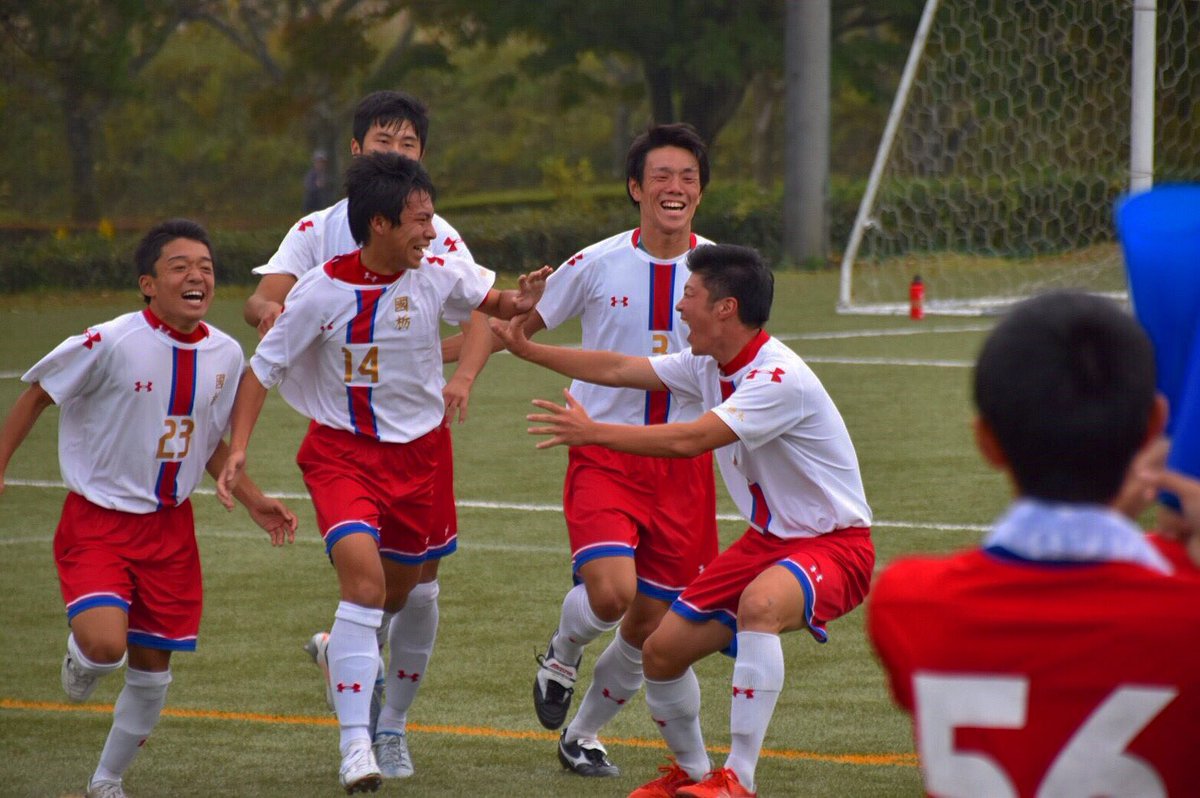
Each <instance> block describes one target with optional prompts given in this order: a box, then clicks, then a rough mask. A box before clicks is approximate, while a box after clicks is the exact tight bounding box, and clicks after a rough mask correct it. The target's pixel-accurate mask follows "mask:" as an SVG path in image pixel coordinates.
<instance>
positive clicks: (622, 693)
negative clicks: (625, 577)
mask: <svg viewBox="0 0 1200 798" xmlns="http://www.w3.org/2000/svg"><path fill="white" fill-rule="evenodd" d="M641 686H642V652H641V650H640V649H637V648H634V647H633V646H632V645H630V644H629V643H628V642H627V641H626V640H625V638H624V637H622V636H621V633H620V632H617V633H616V634H615V635H613V639H612V642H611V643H609V644H608V648H606V649H604V653H603V654H601V655H600V657H599V658H598V659H597V660H596V667H595V669H594V670H593V671H592V685H591V687H589V688H588V691H587V695H585V696H584V697H583V702H582V703H580V705H579V711H578V712H576V713H575V717H574V718H573V719H572V720H571V722H570V724H568V725H567V736H566V739H567V740H568V741H572V740H580V739H592V740H594V739H597V738H598V737H599V735H600V729H601V728H603V727H604V725H605V724H607V723H608V722H609V721H610V720H612V719H613V718H615V717H616V716H617V713H618V712H620V711H621V709H622V708H623V707H624V706H625V703H626V702H627V701H629V699H631V698H633V697H634V696H635V695H637V691H638V690H639V689H640V688H641Z"/></svg>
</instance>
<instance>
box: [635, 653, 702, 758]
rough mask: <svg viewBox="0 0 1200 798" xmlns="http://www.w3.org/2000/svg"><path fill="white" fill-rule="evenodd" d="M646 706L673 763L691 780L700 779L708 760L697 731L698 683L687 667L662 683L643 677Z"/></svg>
mask: <svg viewBox="0 0 1200 798" xmlns="http://www.w3.org/2000/svg"><path fill="white" fill-rule="evenodd" d="M646 706H647V707H649V708H650V717H651V718H653V719H654V722H655V723H656V724H658V731H659V733H660V734H661V735H662V737H663V740H665V741H666V743H667V747H668V748H670V749H671V753H673V754H674V755H675V763H676V764H677V765H679V767H681V768H683V769H684V770H686V771H687V774H688V776H690V777H691V778H692V779H693V780H694V781H700V780H701V779H703V778H704V776H705V774H706V773H708V772H709V771H710V770H712V763H711V762H710V761H709V759H708V752H707V751H705V750H704V735H703V733H701V731H700V682H699V681H697V680H696V673H695V671H693V670H692V669H691V668H688V669H687V670H686V671H685V672H684V674H683V675H682V676H680V677H679V678H677V679H671V680H669V681H665V682H656V681H654V680H653V679H647V680H646Z"/></svg>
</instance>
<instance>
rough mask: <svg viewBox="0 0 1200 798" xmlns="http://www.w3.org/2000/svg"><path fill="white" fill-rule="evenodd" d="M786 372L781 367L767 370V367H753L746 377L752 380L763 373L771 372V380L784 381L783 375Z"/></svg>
mask: <svg viewBox="0 0 1200 798" xmlns="http://www.w3.org/2000/svg"><path fill="white" fill-rule="evenodd" d="M785 373H786V372H785V371H784V370H783V369H780V368H774V369H771V370H770V371H766V370H765V369H753V370H752V371H751V372H750V373H749V374H747V375H746V379H748V380H752V379H754V378H755V377H757V376H758V375H759V374H763V375H767V374H769V375H771V382H783V375H784V374H785Z"/></svg>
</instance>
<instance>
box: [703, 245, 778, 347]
mask: <svg viewBox="0 0 1200 798" xmlns="http://www.w3.org/2000/svg"><path fill="white" fill-rule="evenodd" d="M687 266H688V270H689V271H690V272H691V273H692V274H695V275H698V276H699V277H700V279H701V280H703V281H704V287H705V288H706V289H707V290H708V296H709V299H710V300H717V299H725V298H726V297H733V298H734V299H736V300H737V303H738V320H739V321H741V322H742V324H745V325H746V326H747V327H763V326H765V325H766V323H767V319H768V318H770V316H771V302H772V301H773V300H774V298H775V274H774V273H773V272H772V271H771V269H770V267H769V266H767V264H766V262H765V261H764V260H763V259H762V256H761V255H759V254H758V251H757V250H755V249H752V248H750V247H739V246H737V245H735V244H702V245H700V246H698V247H696V248H695V249H693V250H692V252H691V254H690V255H688V259H687Z"/></svg>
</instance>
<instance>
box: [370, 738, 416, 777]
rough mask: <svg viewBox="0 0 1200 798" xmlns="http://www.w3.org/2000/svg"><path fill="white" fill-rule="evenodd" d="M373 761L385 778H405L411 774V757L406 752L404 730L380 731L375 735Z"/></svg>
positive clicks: (406, 740)
mask: <svg viewBox="0 0 1200 798" xmlns="http://www.w3.org/2000/svg"><path fill="white" fill-rule="evenodd" d="M373 747H374V748H375V761H376V762H377V763H378V764H379V772H380V773H382V774H383V777H384V778H385V779H407V778H408V777H409V776H411V775H412V774H413V763H412V757H411V756H409V753H408V738H406V737H405V736H404V732H381V733H379V734H377V735H375V745H374V746H373Z"/></svg>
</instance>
